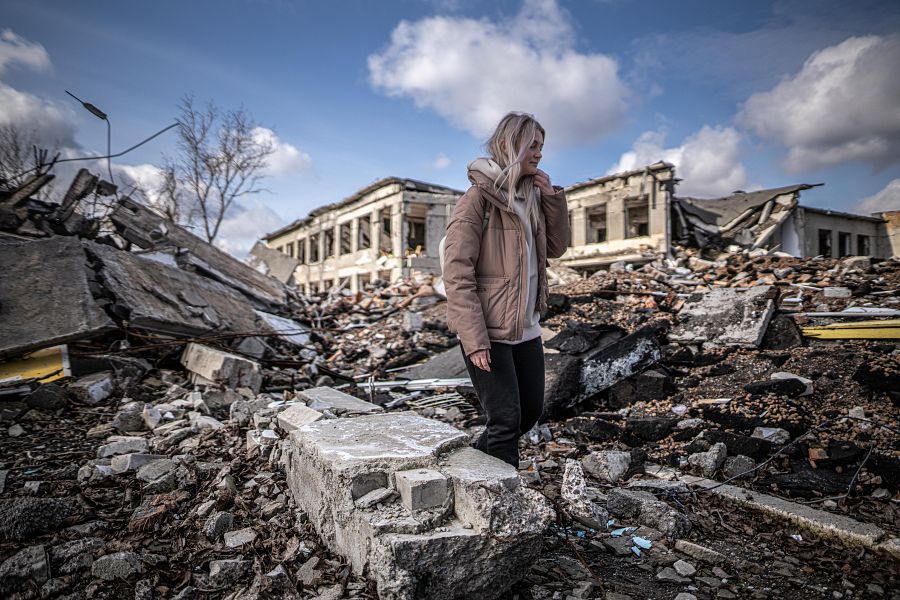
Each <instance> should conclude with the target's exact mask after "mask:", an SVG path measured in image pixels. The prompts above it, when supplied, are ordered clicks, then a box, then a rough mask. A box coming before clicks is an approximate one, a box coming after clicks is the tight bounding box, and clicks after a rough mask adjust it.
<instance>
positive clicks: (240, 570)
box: [209, 558, 253, 589]
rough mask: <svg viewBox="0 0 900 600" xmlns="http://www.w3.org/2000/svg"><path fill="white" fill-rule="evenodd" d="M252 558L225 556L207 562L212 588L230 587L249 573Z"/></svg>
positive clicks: (251, 566)
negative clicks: (243, 558)
mask: <svg viewBox="0 0 900 600" xmlns="http://www.w3.org/2000/svg"><path fill="white" fill-rule="evenodd" d="M252 569H253V561H252V560H242V559H239V558H226V559H223V560H211V561H210V562H209V585H210V586H211V587H213V588H214V589H221V588H225V587H230V586H233V585H234V584H236V583H237V582H238V581H240V580H241V579H243V578H244V577H246V576H247V575H249V574H250V571H251V570H252Z"/></svg>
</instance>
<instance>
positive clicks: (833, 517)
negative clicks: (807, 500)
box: [681, 475, 886, 550]
mask: <svg viewBox="0 0 900 600" xmlns="http://www.w3.org/2000/svg"><path fill="white" fill-rule="evenodd" d="M681 480H682V481H684V482H685V483H687V484H689V485H691V486H693V487H696V488H700V489H703V488H712V487H714V486H717V485H719V483H718V482H717V481H713V480H711V479H704V478H702V477H693V476H690V475H683V476H682V477H681ZM710 493H712V494H716V495H717V496H720V497H722V498H725V499H727V500H730V501H732V502H736V503H738V504H741V505H743V506H747V507H749V508H752V509H755V510H759V511H762V512H765V513H768V514H770V515H774V516H777V517H780V518H782V519H785V520H787V521H790V522H792V523H794V524H795V525H797V526H799V527H802V528H804V529H807V530H810V531H813V532H815V533H818V534H819V535H823V536H826V537H830V538H833V539H837V540H840V541H841V542H843V543H845V544H849V545H859V546H863V547H865V548H868V549H871V550H875V549H879V548H878V547H879V542H881V541H883V540H884V538H885V537H886V533H885V531H884V530H883V529H881V528H880V527H878V526H876V525H871V524H869V523H861V522H859V521H856V520H854V519H851V518H850V517H845V516H843V515H837V514H834V513H830V512H826V511H824V510H818V509H815V508H812V507H810V506H805V505H803V504H797V503H796V502H791V501H789V500H784V499H782V498H776V497H775V496H769V495H767V494H760V493H758V492H754V491H752V490H748V489H745V488H741V487H737V486H733V485H723V486H720V487H717V488H716V489H714V490H711V491H710ZM880 549H882V550H883V549H884V548H880Z"/></svg>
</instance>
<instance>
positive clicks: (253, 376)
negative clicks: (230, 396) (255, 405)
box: [181, 343, 262, 393]
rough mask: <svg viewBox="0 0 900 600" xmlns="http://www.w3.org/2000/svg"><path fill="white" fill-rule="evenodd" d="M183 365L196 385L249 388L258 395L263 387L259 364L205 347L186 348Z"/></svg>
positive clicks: (198, 345) (189, 345) (199, 345)
mask: <svg viewBox="0 0 900 600" xmlns="http://www.w3.org/2000/svg"><path fill="white" fill-rule="evenodd" d="M181 364H183V365H184V366H185V368H186V369H187V370H188V371H190V373H191V380H192V381H193V383H195V384H197V383H199V384H207V385H208V384H222V385H224V386H225V387H228V388H231V389H237V388H241V387H246V388H249V389H251V390H252V391H253V392H254V393H256V392H258V391H259V387H260V386H261V385H262V372H261V371H260V368H259V363H257V362H255V361H252V360H248V359H246V358H244V357H242V356H238V355H237V354H231V353H228V352H223V351H222V350H217V349H216V348H210V347H209V346H204V345H202V344H196V343H191V344H188V345H187V346H185V349H184V354H182V355H181Z"/></svg>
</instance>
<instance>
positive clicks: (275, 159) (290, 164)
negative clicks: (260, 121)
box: [253, 127, 312, 176]
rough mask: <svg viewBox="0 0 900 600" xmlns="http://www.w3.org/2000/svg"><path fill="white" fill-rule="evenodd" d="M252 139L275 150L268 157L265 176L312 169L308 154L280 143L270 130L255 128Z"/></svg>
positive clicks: (282, 142) (289, 173) (285, 143)
mask: <svg viewBox="0 0 900 600" xmlns="http://www.w3.org/2000/svg"><path fill="white" fill-rule="evenodd" d="M253 137H254V138H255V139H256V141H257V142H260V143H267V144H270V145H271V146H272V148H274V149H275V152H273V153H272V154H271V155H270V156H269V160H268V164H267V165H266V170H265V174H266V175H274V176H278V175H292V174H294V173H302V172H304V171H308V170H309V169H310V168H311V167H312V159H311V158H310V156H309V154H307V153H306V152H301V151H300V150H298V149H297V147H296V146H293V145H291V144H288V143H287V142H284V141H282V140H281V139H280V138H279V137H278V136H277V135H276V134H275V132H274V131H272V130H271V129H267V128H265V127H256V128H254V129H253Z"/></svg>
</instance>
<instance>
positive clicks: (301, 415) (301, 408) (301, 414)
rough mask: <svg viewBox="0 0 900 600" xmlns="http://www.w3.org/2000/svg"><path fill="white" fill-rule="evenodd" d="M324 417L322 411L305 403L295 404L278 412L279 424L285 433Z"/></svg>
mask: <svg viewBox="0 0 900 600" xmlns="http://www.w3.org/2000/svg"><path fill="white" fill-rule="evenodd" d="M322 418H324V416H323V415H322V413H321V412H319V411H317V410H313V409H311V408H310V407H308V406H306V405H305V404H294V405H291V406H289V407H287V408H286V409H285V410H283V411H281V412H280V413H278V426H279V427H280V428H281V430H282V431H284V432H285V433H289V432H291V431H294V430H295V429H297V428H299V427H302V426H304V425H309V424H310V423H315V422H316V421H318V420H319V419H322Z"/></svg>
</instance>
